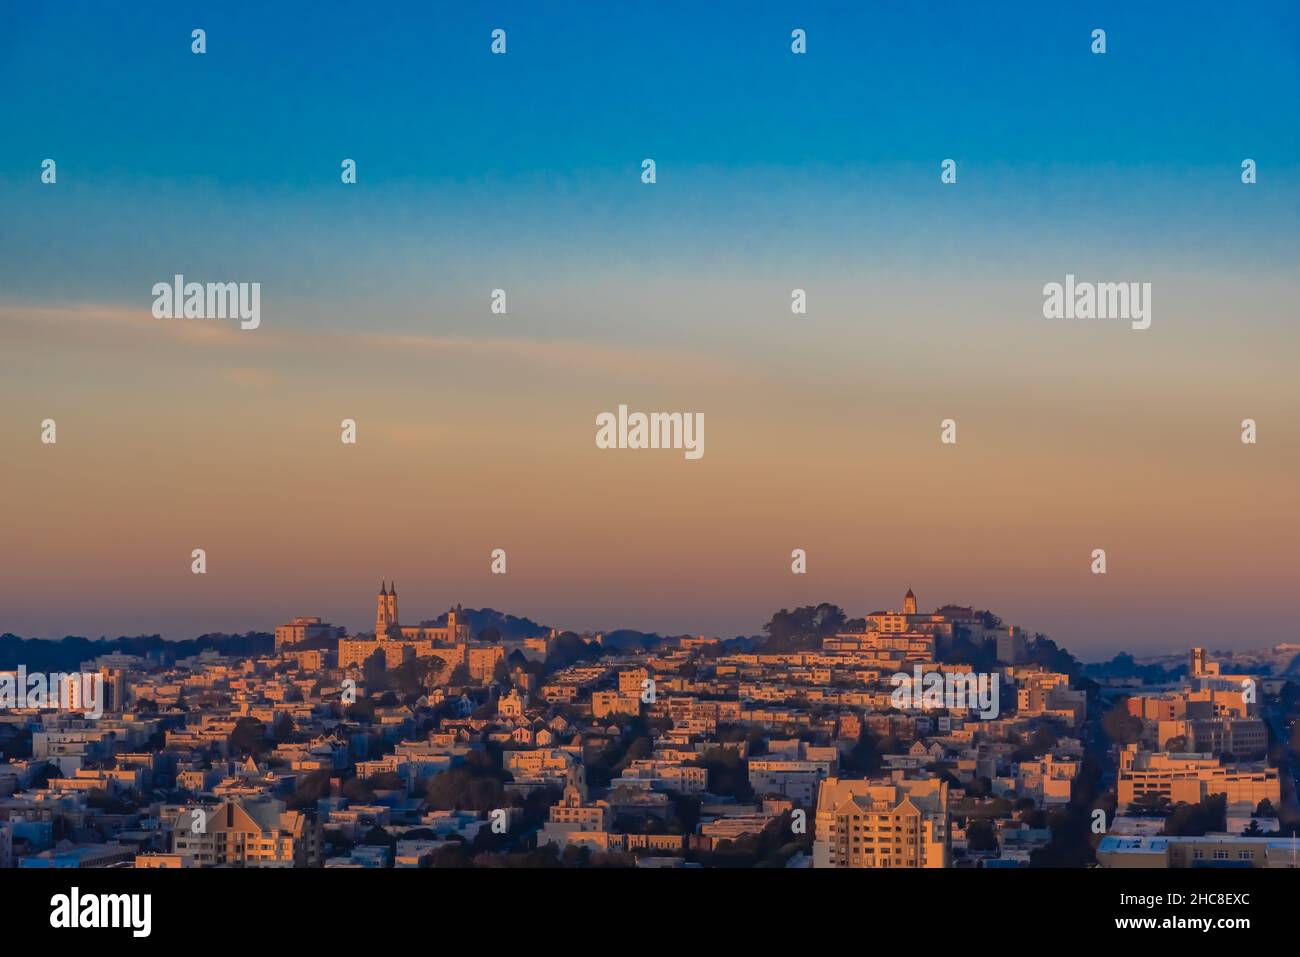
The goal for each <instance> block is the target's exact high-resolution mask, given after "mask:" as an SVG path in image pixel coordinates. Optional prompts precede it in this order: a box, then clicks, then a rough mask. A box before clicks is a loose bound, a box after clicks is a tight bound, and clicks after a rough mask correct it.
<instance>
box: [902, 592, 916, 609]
mask: <svg viewBox="0 0 1300 957" xmlns="http://www.w3.org/2000/svg"><path fill="white" fill-rule="evenodd" d="M903 614H904V615H915V614H916V596H915V595H913V594H912V589H910V588H909V589H908V590H907V594H906V595H904V596H903Z"/></svg>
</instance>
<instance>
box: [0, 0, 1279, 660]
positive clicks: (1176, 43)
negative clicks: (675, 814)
mask: <svg viewBox="0 0 1300 957" xmlns="http://www.w3.org/2000/svg"><path fill="white" fill-rule="evenodd" d="M267 7H270V9H267ZM194 28H202V29H204V30H205V31H206V35H207V36H206V39H207V52H206V53H204V54H202V55H195V54H193V53H192V52H191V30H193V29H194ZM497 28H500V29H503V30H505V31H506V37H507V52H506V54H505V55H504V56H501V55H493V54H492V53H491V51H490V43H491V32H492V31H493V30H494V29H497ZM795 28H800V29H804V30H805V31H806V32H807V53H806V54H803V55H794V54H793V53H792V52H791V49H790V33H791V30H793V29H795ZM1095 28H1102V29H1104V30H1106V44H1107V50H1106V53H1105V54H1104V55H1098V54H1094V53H1092V52H1091V49H1090V47H1091V44H1092V37H1091V34H1092V31H1093V30H1094V29H1095ZM1297 94H1300V8H1297V6H1296V5H1295V4H1294V3H1289V2H1265V3H1260V4H1253V5H1252V6H1251V7H1250V9H1249V11H1243V10H1236V9H1233V8H1231V7H1230V6H1228V5H1223V4H1211V3H1195V2H1193V3H1183V4H1178V5H1176V6H1175V5H1170V4H1152V3H1147V4H1131V3H1078V4H1031V3H1023V4H1021V3H1010V4H1003V5H999V6H998V7H996V8H990V7H987V6H984V5H975V4H969V3H957V2H953V3H943V2H882V3H870V4H865V3H825V4H786V3H761V4H754V3H718V4H709V5H707V6H706V5H700V4H691V3H679V4H674V3H621V4H618V5H598V4H591V3H588V4H566V3H548V4H545V5H538V4H534V3H519V4H496V3H475V4H452V3H422V4H409V5H407V4H385V5H364V4H356V5H343V4H332V3H311V4H307V3H278V4H274V5H264V4H256V3H227V4H219V5H218V4H210V3H209V4H203V3H188V4H187V3H170V2H169V3H152V2H143V3H131V4H125V3H122V4H105V3H81V4H78V3H53V4H47V5H40V6H31V5H28V6H26V7H23V8H22V9H21V10H19V9H15V10H12V11H10V12H9V13H8V15H7V20H6V26H5V29H4V30H3V31H0V448H3V449H4V453H5V454H4V468H3V470H2V471H0V474H2V475H3V478H0V490H3V494H0V555H2V556H3V557H2V558H0V562H3V565H0V567H2V568H3V572H4V573H3V575H0V631H12V632H15V633H18V634H23V635H28V636H40V637H59V636H62V635H65V634H85V635H91V636H98V635H101V634H107V635H116V634H139V633H162V634H164V635H166V636H167V637H172V638H184V637H191V636H193V635H195V634H200V633H203V632H207V631H243V630H247V629H258V630H269V629H270V628H272V627H273V626H274V625H275V624H277V623H279V622H281V621H284V620H287V618H289V617H291V616H293V615H298V614H316V615H320V616H322V617H323V618H325V619H326V620H329V621H334V622H335V623H338V624H343V625H347V626H349V627H352V628H357V629H362V628H365V627H367V626H369V625H370V624H371V622H372V621H373V607H374V601H373V596H374V594H375V592H376V591H377V588H378V584H379V581H380V579H381V578H386V579H394V578H395V579H396V580H397V582H398V585H399V588H400V589H401V591H400V594H401V610H402V618H403V620H404V621H418V620H420V619H423V618H431V617H435V616H436V615H437V614H438V613H440V612H441V611H443V610H445V609H446V607H447V606H448V605H450V604H454V603H457V602H460V603H463V604H464V605H466V606H469V607H483V606H491V607H495V608H499V609H502V610H506V611H509V612H511V613H515V614H520V615H527V616H529V617H532V618H534V619H536V620H539V621H543V622H546V623H548V624H553V625H556V626H559V627H568V628H575V629H586V628H591V629H609V628H615V627H632V628H640V629H643V630H658V631H660V632H662V633H674V634H675V633H686V632H689V633H698V634H723V635H732V634H752V633H756V632H757V631H759V629H760V628H761V626H762V624H763V623H764V622H765V621H766V620H767V619H768V618H769V617H770V615H771V613H772V612H773V611H775V610H777V609H778V608H781V607H791V606H794V605H798V604H804V603H810V602H819V601H832V602H835V603H837V604H840V605H841V606H842V607H843V608H844V609H845V610H846V611H847V612H848V613H850V614H851V615H860V614H864V613H866V612H869V611H872V610H876V609H886V608H897V607H899V606H900V604H901V595H902V593H903V592H904V591H905V590H906V589H907V588H908V587H911V588H913V589H914V590H915V591H916V593H917V595H918V597H919V599H920V603H921V605H922V607H923V608H930V607H935V606H938V605H941V604H945V603H949V602H952V603H959V604H967V605H974V606H976V607H981V608H988V609H991V610H993V611H994V612H995V613H997V614H999V615H1001V616H1002V617H1003V618H1004V619H1005V620H1007V621H1008V622H1012V623H1016V624H1019V625H1021V626H1022V627H1025V628H1027V629H1030V630H1031V631H1041V632H1044V633H1047V634H1050V635H1051V636H1052V637H1053V638H1055V639H1056V640H1057V641H1058V642H1060V643H1062V644H1064V645H1065V646H1067V647H1068V648H1070V650H1071V651H1073V652H1074V653H1075V654H1077V655H1079V656H1080V657H1083V658H1087V659H1093V658H1098V657H1104V656H1109V655H1111V654H1113V653H1115V652H1116V651H1120V650H1128V651H1132V652H1135V653H1155V652H1160V651H1173V650H1182V649H1185V648H1186V647H1188V646H1189V645H1192V644H1205V645H1208V646H1209V647H1211V648H1249V647H1259V646H1264V645H1270V644H1274V643H1276V642H1280V641H1294V640H1300V634H1298V633H1297V629H1296V627H1295V625H1294V615H1293V613H1292V608H1291V606H1292V602H1291V601H1290V596H1291V594H1292V593H1293V592H1294V588H1295V582H1296V578H1297V572H1300V534H1297V533H1300V519H1298V518H1297V514H1296V499H1297V491H1298V488H1300V481H1298V479H1297V475H1298V474H1300V427H1298V426H1297V422H1296V410H1297V408H1300V384H1298V377H1297V375H1296V363H1297V355H1300V352H1298V347H1300V333H1298V332H1297V322H1296V319H1297V306H1296V303H1297V294H1298V293H1300V278H1298V277H1300V271H1298V270H1297V266H1300V263H1298V262H1297V258H1298V256H1297V250H1298V249H1300V243H1298V242H1297V241H1298V240H1300V185H1298V184H1300V123H1297V119H1300V117H1298V116H1297V114H1298V113H1300V106H1298V105H1297V104H1300V98H1298V96H1297ZM46 158H53V159H54V160H55V161H56V163H57V182H56V183H54V184H46V183H42V182H41V164H42V161H43V160H44V159H46ZM346 158H350V159H354V160H355V161H356V164H357V182H356V183H355V184H348V185H345V184H343V183H341V182H340V164H341V162H342V161H343V160H344V159H346ZM645 158H653V159H654V160H655V163H656V173H657V181H656V182H655V183H654V184H653V185H647V184H644V183H642V181H641V170H642V160H643V159H645ZM1246 158H1250V159H1253V160H1255V162H1256V164H1257V169H1258V182H1257V183H1255V184H1254V185H1249V186H1248V185H1244V184H1243V183H1242V182H1241V163H1242V160H1243V159H1246ZM945 159H953V160H955V161H956V164H957V182H956V183H952V184H944V183H942V182H941V181H940V164H941V163H942V162H943V161H944V160H945ZM177 273H180V274H183V275H184V276H186V277H187V278H188V279H192V280H198V281H222V282H224V281H240V282H260V283H261V295H262V300H261V301H262V315H261V325H260V327H259V328H258V329H256V330H240V329H239V328H238V324H237V323H233V322H229V321H223V320H177V319H159V318H154V316H153V315H152V313H151V306H152V304H153V295H152V292H151V290H152V287H153V285H154V284H155V283H157V282H160V281H163V282H169V281H170V280H171V278H172V276H173V275H175V274H177ZM1066 274H1073V275H1076V276H1078V277H1079V278H1080V279H1081V280H1095V281H1099V282H1106V281H1112V282H1120V281H1125V282H1127V281H1141V282H1150V283H1151V284H1152V324H1151V328H1149V329H1146V330H1133V329H1130V328H1129V324H1128V323H1127V322H1123V321H1113V320H1106V321H1102V320H1097V321H1091V322H1087V321H1068V320H1047V319H1044V317H1043V314H1042V304H1043V294H1042V289H1043V286H1044V284H1045V283H1048V282H1053V281H1057V282H1060V281H1063V280H1064V277H1065V276H1066ZM498 288H500V289H504V290H506V293H507V301H508V310H507V313H506V314H505V315H494V314H492V313H491V311H490V308H489V306H490V296H491V291H492V290H493V289H498ZM795 288H801V289H805V290H806V292H807V299H808V312H807V314H806V315H793V314H792V313H791V309H790V301H791V300H790V297H791V290H792V289H795ZM620 404H626V405H628V406H629V407H630V408H632V409H633V410H642V411H682V412H686V411H691V412H701V413H703V414H704V417H705V421H706V432H705V435H706V452H705V454H704V456H703V457H702V458H701V459H699V460H697V461H689V460H686V459H685V458H684V456H682V455H681V453H680V452H675V451H671V450H646V451H632V450H626V449H625V450H602V449H598V448H597V447H596V445H595V442H594V436H595V416H596V415H597V414H599V413H601V412H605V411H614V410H616V409H617V408H618V406H619V405H620ZM1248 417H1249V418H1253V419H1255V420H1256V422H1257V423H1258V434H1259V440H1258V443H1257V444H1255V445H1244V444H1243V443H1242V442H1241V441H1240V432H1241V422H1242V420H1243V419H1245V418H1248ZM46 418H53V419H54V420H55V421H56V423H57V436H58V441H57V444H55V445H46V444H42V442H41V441H40V434H41V426H40V423H41V422H42V420H44V419H46ZM345 418H351V419H354V420H355V421H356V422H357V427H358V441H357V443H356V444H355V445H344V444H343V443H342V442H340V440H339V435H340V423H341V421H342V420H343V419H345ZM946 418H952V419H954V420H955V421H956V422H957V429H958V433H957V434H958V441H957V443H956V444H955V445H943V444H941V443H940V441H939V435H940V423H941V421H942V420H944V419H946ZM199 547H201V548H204V549H205V550H206V552H207V556H208V571H207V573H206V574H205V575H193V574H191V571H190V563H191V558H190V555H191V551H192V549H194V548H199ZM495 548H502V549H505V550H506V553H507V562H508V564H507V569H508V570H507V573H506V574H505V575H494V574H491V571H490V553H491V551H492V550H493V549H495ZM795 548H803V549H805V550H806V551H807V554H808V572H807V574H806V575H802V576H797V575H793V574H791V571H790V564H791V551H792V549H795ZM1096 548H1104V549H1105V550H1106V553H1107V573H1106V574H1105V575H1094V574H1092V572H1091V570H1090V568H1091V564H1092V551H1093V550H1094V549H1096Z"/></svg>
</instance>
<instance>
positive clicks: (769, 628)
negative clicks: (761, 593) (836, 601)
mask: <svg viewBox="0 0 1300 957" xmlns="http://www.w3.org/2000/svg"><path fill="white" fill-rule="evenodd" d="M844 622H845V615H844V611H843V610H842V609H841V608H840V607H839V606H838V605H832V604H829V603H827V602H822V603H821V604H820V605H804V606H802V607H800V608H796V609H794V610H793V611H790V610H788V609H785V608H782V609H781V610H780V611H778V612H777V613H776V614H775V615H773V616H772V618H771V620H770V621H769V622H768V623H767V624H766V625H764V626H763V631H764V632H765V633H766V634H767V640H766V641H765V642H764V643H763V650H764V651H794V650H798V649H808V648H817V647H820V645H821V640H822V639H823V638H826V637H829V636H831V635H834V634H835V633H836V632H837V631H839V630H840V629H841V628H842V627H844Z"/></svg>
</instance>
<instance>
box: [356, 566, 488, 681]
mask: <svg viewBox="0 0 1300 957" xmlns="http://www.w3.org/2000/svg"><path fill="white" fill-rule="evenodd" d="M469 640H470V628H469V624H468V622H466V621H465V620H464V619H463V617H462V611H461V607H460V606H459V605H457V606H456V607H455V608H451V609H448V611H447V624H446V625H444V626H442V627H437V626H428V625H409V626H405V627H404V626H403V625H402V623H401V620H400V619H399V618H398V616H397V583H396V582H394V583H393V585H392V587H391V588H390V587H389V586H388V584H387V582H380V583H379V595H378V596H377V597H376V598H375V636H374V638H366V637H359V638H357V637H350V638H342V639H340V640H339V667H340V668H351V667H359V666H361V665H362V664H364V663H365V662H366V661H368V660H369V659H370V657H371V656H372V655H374V654H375V653H376V652H382V653H383V656H384V662H385V667H387V668H396V667H397V666H398V665H400V664H402V663H403V662H406V661H410V660H412V659H415V658H427V657H430V656H433V655H437V656H438V657H440V658H442V659H444V660H445V661H447V662H448V663H449V666H450V667H453V668H454V667H455V666H456V665H458V664H464V663H465V661H466V660H467V647H468V645H469Z"/></svg>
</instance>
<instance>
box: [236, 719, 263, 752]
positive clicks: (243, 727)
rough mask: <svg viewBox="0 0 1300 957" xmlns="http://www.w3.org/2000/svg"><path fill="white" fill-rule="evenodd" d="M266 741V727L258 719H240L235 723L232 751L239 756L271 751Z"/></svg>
mask: <svg viewBox="0 0 1300 957" xmlns="http://www.w3.org/2000/svg"><path fill="white" fill-rule="evenodd" d="M267 743H268V742H267V740H266V725H264V724H263V723H262V722H261V721H259V720H258V719H257V718H248V717H244V718H240V719H239V720H238V721H236V722H235V729H234V730H233V731H231V732H230V747H231V750H233V751H236V752H238V753H239V754H257V753H259V752H261V751H266V750H269V749H268V747H267Z"/></svg>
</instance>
